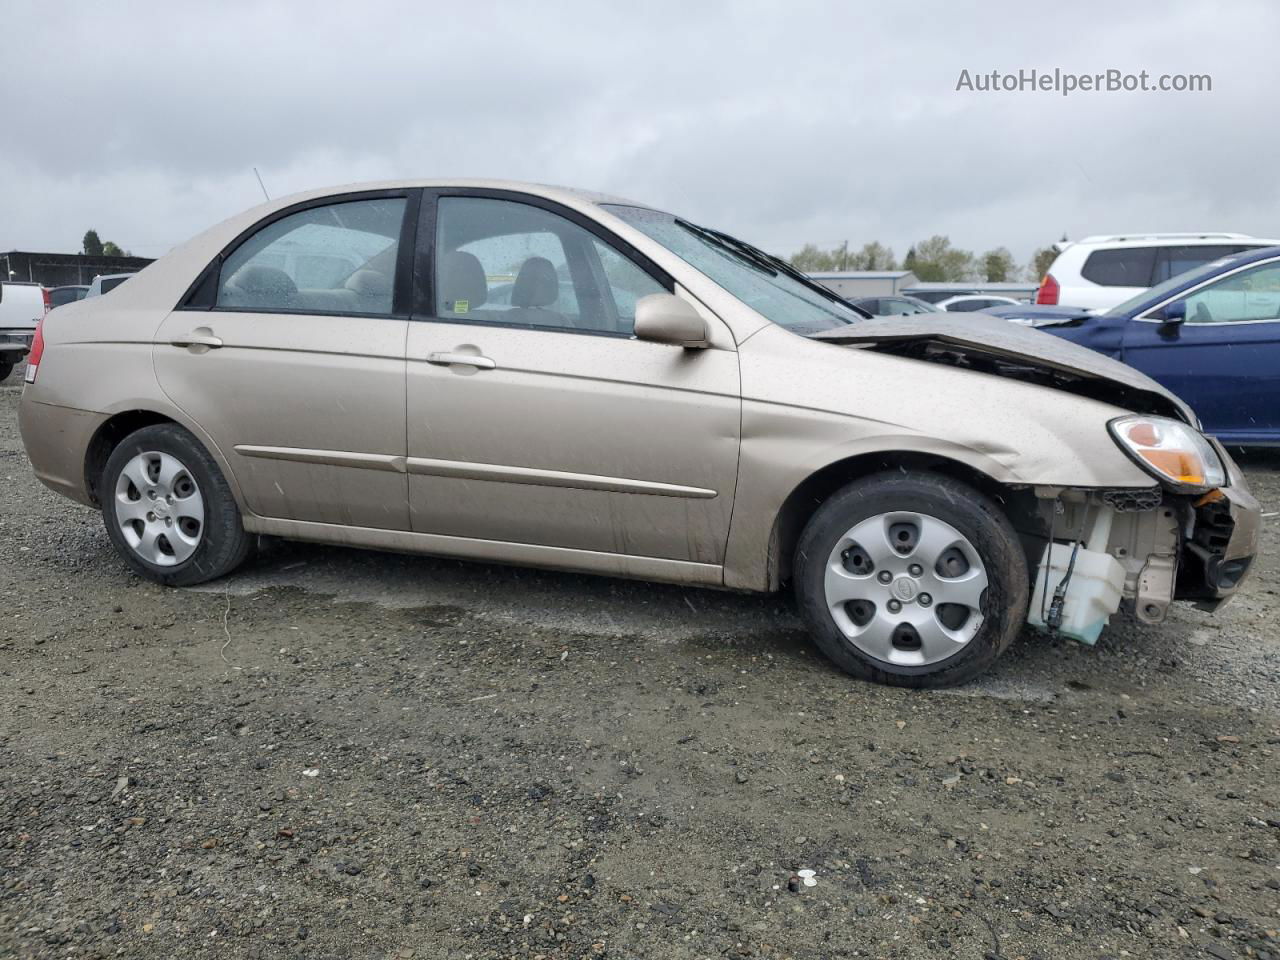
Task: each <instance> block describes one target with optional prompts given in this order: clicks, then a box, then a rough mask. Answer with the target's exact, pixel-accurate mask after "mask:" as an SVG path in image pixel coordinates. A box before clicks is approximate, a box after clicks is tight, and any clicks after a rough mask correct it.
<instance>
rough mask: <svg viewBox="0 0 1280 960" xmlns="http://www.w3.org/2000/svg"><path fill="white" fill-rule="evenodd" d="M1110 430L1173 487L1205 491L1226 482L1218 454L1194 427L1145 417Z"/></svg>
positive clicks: (1125, 420) (1117, 422) (1139, 461)
mask: <svg viewBox="0 0 1280 960" xmlns="http://www.w3.org/2000/svg"><path fill="white" fill-rule="evenodd" d="M1107 426H1108V427H1109V429H1110V430H1111V436H1113V437H1114V438H1115V441H1116V443H1118V444H1119V445H1120V447H1121V449H1123V450H1124V451H1125V453H1127V454H1129V456H1131V457H1132V458H1133V459H1134V460H1135V461H1136V462H1137V464H1138V465H1139V466H1141V467H1142V468H1144V469H1145V470H1146V471H1147V472H1148V473H1150V474H1152V475H1153V476H1155V477H1156V478H1157V479H1159V480H1163V481H1164V482H1165V483H1166V484H1168V485H1170V486H1172V487H1175V488H1177V489H1180V490H1184V491H1188V492H1189V491H1202V490H1211V489H1213V488H1215V487H1221V486H1223V485H1225V484H1226V482H1227V471H1226V469H1225V468H1224V467H1223V466H1222V460H1221V458H1220V457H1219V456H1218V452H1217V451H1216V450H1214V448H1213V444H1211V443H1210V442H1209V441H1208V440H1206V439H1205V438H1204V435H1203V434H1201V433H1200V432H1199V431H1198V430H1196V429H1195V428H1194V427H1190V426H1188V425H1187V424H1185V423H1182V422H1180V421H1178V420H1171V419H1169V418H1168V417H1146V416H1132V417H1120V418H1119V419H1116V420H1112V421H1111V422H1110V423H1109V424H1108V425H1107Z"/></svg>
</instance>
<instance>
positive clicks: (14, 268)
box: [0, 250, 152, 287]
mask: <svg viewBox="0 0 1280 960" xmlns="http://www.w3.org/2000/svg"><path fill="white" fill-rule="evenodd" d="M151 262H152V261H151V258H149V257H90V256H87V255H86V254H83V253H29V252H26V251H22V250H10V251H9V252H8V253H0V277H2V278H3V279H5V280H20V281H25V282H27V283H38V284H40V285H41V286H45V287H61V286H63V285H64V284H69V283H92V282H93V278H94V277H96V276H97V275H98V274H100V273H136V272H137V271H139V270H141V269H142V268H143V267H145V266H146V265H147V264H149V263H151Z"/></svg>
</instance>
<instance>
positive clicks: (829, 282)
mask: <svg viewBox="0 0 1280 960" xmlns="http://www.w3.org/2000/svg"><path fill="white" fill-rule="evenodd" d="M809 276H811V277H813V279H815V280H817V281H818V282H819V283H820V284H822V285H823V286H824V287H826V288H827V289H829V290H834V291H835V292H836V293H838V294H840V296H842V297H846V298H850V297H887V296H891V295H892V294H895V293H901V292H902V291H903V290H904V289H905V288H907V287H912V286H916V285H917V284H919V282H920V281H919V280H917V279H916V275H915V274H914V273H912V272H911V271H910V270H835V271H829V272H828V271H823V272H819V273H811V274H809Z"/></svg>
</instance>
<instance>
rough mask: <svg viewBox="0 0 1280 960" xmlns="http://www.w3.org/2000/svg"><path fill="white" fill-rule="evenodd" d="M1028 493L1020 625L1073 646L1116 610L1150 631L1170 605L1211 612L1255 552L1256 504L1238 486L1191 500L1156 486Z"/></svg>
mask: <svg viewBox="0 0 1280 960" xmlns="http://www.w3.org/2000/svg"><path fill="white" fill-rule="evenodd" d="M1232 466H1233V467H1234V465H1232ZM1032 492H1033V494H1034V496H1035V501H1034V503H1035V531H1034V533H1032V535H1031V536H1030V537H1028V542H1029V543H1030V544H1034V546H1033V547H1032V549H1031V550H1030V551H1029V552H1030V554H1031V556H1032V557H1033V558H1034V568H1033V574H1034V575H1033V578H1032V583H1033V589H1032V593H1031V603H1030V607H1029V609H1028V612H1027V622H1028V623H1029V624H1030V625H1031V626H1033V627H1036V628H1039V629H1041V630H1045V631H1047V632H1050V633H1053V634H1058V635H1062V636H1066V637H1070V638H1071V639H1074V640H1079V641H1080V642H1082V643H1086V644H1093V643H1096V642H1097V639H1098V636H1099V634H1101V632H1102V630H1103V628H1104V627H1105V626H1106V625H1107V623H1108V621H1109V619H1110V617H1111V615H1112V614H1114V613H1116V612H1117V610H1120V609H1122V608H1123V609H1125V610H1127V611H1129V612H1131V613H1132V615H1133V616H1134V617H1136V618H1137V619H1138V620H1139V621H1141V622H1142V623H1149V624H1157V623H1162V622H1163V621H1164V620H1165V618H1166V617H1167V616H1168V612H1169V608H1170V606H1171V605H1172V604H1173V602H1174V601H1175V600H1186V601H1193V602H1195V604H1196V605H1197V606H1199V607H1201V608H1202V609H1207V610H1213V609H1215V608H1217V607H1218V606H1220V605H1222V604H1223V603H1225V602H1226V601H1227V600H1228V599H1230V598H1231V596H1233V595H1234V594H1235V592H1236V590H1237V589H1238V588H1239V586H1240V584H1241V583H1242V582H1243V581H1244V579H1245V577H1246V576H1247V574H1248V572H1249V567H1250V564H1251V562H1252V560H1253V556H1254V554H1255V552H1256V550H1257V519H1256V518H1257V516H1258V511H1257V504H1256V501H1254V499H1253V497H1252V496H1251V495H1250V494H1249V493H1248V491H1247V490H1245V489H1244V488H1243V487H1240V486H1230V485H1228V486H1226V487H1223V488H1216V489H1214V490H1212V491H1210V492H1208V493H1205V494H1200V495H1193V494H1181V493H1173V492H1170V491H1168V490H1166V489H1164V488H1162V487H1161V486H1159V485H1156V486H1152V487H1150V488H1147V489H1111V490H1097V489H1078V488H1063V487H1037V488H1035V489H1034V490H1033V491H1032Z"/></svg>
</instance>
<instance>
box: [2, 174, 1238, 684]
mask: <svg viewBox="0 0 1280 960" xmlns="http://www.w3.org/2000/svg"><path fill="white" fill-rule="evenodd" d="M26 381H27V383H26V387H25V390H24V394H23V398H22V408H21V423H22V433H23V437H24V439H25V442H26V446H27V451H28V454H29V456H30V458H31V462H32V464H33V466H34V468H35V472H36V474H37V475H38V476H39V478H40V479H41V480H42V481H43V482H44V483H45V484H47V485H48V486H49V487H51V488H52V489H53V490H56V491H57V492H59V493H62V494H64V495H66V496H68V497H70V498H72V499H74V500H77V501H79V502H81V503H84V504H86V505H89V506H92V507H94V508H97V509H100V510H101V511H102V514H103V517H104V520H105V524H106V529H107V533H108V534H109V536H110V537H111V539H112V541H113V542H114V544H115V546H116V547H117V549H118V550H119V552H120V555H121V556H122V557H123V558H124V560H125V562H126V563H128V564H129V565H130V566H131V567H132V568H133V569H134V570H136V571H137V572H138V573H139V574H141V575H143V576H146V577H149V578H151V579H153V580H156V581H158V582H160V583H165V584H172V585H175V586H181V585H185V584H193V583H198V582H200V581H203V580H208V579H211V578H214V577H220V576H224V575H226V574H228V573H230V572H231V571H232V570H234V569H235V568H236V567H237V566H238V565H240V564H241V563H243V562H244V561H245V559H246V558H247V557H248V556H249V554H250V553H251V551H252V548H253V546H254V544H255V542H256V540H257V537H258V536H259V535H274V536H280V537H288V538H294V539H299V540H313V541H322V542H327V543H339V544H350V545H353V546H361V547H372V548H380V549H388V550H403V551H412V552H418V553H427V554H439V555H446V556H453V557H462V558H470V559H476V560H484V561H502V562H508V563H518V564H529V565H536V566H543V567H554V568H558V569H562V570H574V571H581V572H585V573H595V574H605V575H611V576H628V577H640V578H645V579H651V580H665V581H672V582H676V583H683V584H690V585H700V586H708V587H727V588H732V589H737V590H753V591H772V590H777V589H779V588H780V587H781V586H783V585H784V584H790V585H791V586H792V587H793V589H794V591H795V593H796V596H797V598H798V603H799V607H800V610H801V611H802V613H803V615H804V616H805V618H806V619H807V621H808V623H809V625H810V627H811V629H812V632H813V636H814V639H815V641H816V642H817V643H818V645H819V646H820V647H821V648H822V650H823V651H824V652H825V653H826V654H827V655H828V656H829V657H831V659H832V660H834V661H835V662H836V663H837V664H839V665H840V666H841V667H843V668H844V669H845V670H848V671H849V672H850V673H853V674H855V675H857V676H860V677H865V678H869V679H874V680H879V681H883V682H889V683H897V684H903V685H911V686H936V685H942V684H948V683H956V682H960V681H963V680H965V679H967V678H969V677H971V676H973V675H974V674H976V673H977V672H979V671H981V670H982V669H984V668H985V667H987V666H988V665H989V664H990V663H991V662H992V661H993V660H994V659H995V658H996V657H997V656H998V655H999V653H1000V652H1001V651H1002V650H1004V648H1005V647H1006V646H1007V645H1008V644H1009V642H1010V641H1011V640H1012V639H1013V637H1014V636H1015V635H1017V633H1018V632H1019V630H1020V628H1021V627H1022V625H1023V624H1024V623H1027V622H1030V623H1031V624H1032V625H1034V626H1036V627H1038V628H1039V629H1041V630H1044V631H1047V632H1050V633H1060V634H1062V635H1065V636H1070V637H1074V638H1076V639H1079V640H1081V641H1084V642H1087V643H1091V642H1093V641H1094V640H1096V638H1097V636H1098V634H1099V632H1100V631H1101V630H1102V629H1103V627H1104V626H1105V624H1106V622H1107V619H1108V617H1109V616H1110V615H1111V614H1112V613H1114V612H1115V611H1116V610H1117V609H1118V608H1119V606H1120V605H1121V604H1124V605H1126V606H1127V607H1129V608H1131V609H1132V610H1133V611H1134V613H1135V614H1136V616H1137V617H1138V618H1139V619H1141V620H1143V621H1146V622H1149V623H1157V622H1160V621H1161V620H1163V619H1164V617H1165V615H1166V612H1167V610H1168V608H1169V606H1170V604H1171V603H1172V602H1173V601H1174V600H1177V599H1186V600H1193V601H1196V602H1198V603H1200V604H1201V605H1203V606H1206V607H1213V606H1215V605H1217V604H1219V603H1221V602H1222V601H1223V600H1224V599H1226V598H1227V597H1229V596H1230V595H1231V594H1232V593H1233V592H1235V590H1236V589H1237V588H1238V587H1239V585H1240V583H1241V582H1242V581H1243V579H1244V577H1245V575H1246V573H1247V571H1248V568H1249V564H1250V561H1251V560H1252V558H1253V554H1254V552H1255V548H1256V547H1255V545H1256V537H1257V524H1258V505H1257V503H1256V502H1255V501H1254V499H1253V498H1252V497H1251V496H1250V495H1249V493H1248V491H1247V490H1246V489H1245V486H1244V482H1243V480H1242V479H1241V477H1240V474H1239V472H1238V471H1237V470H1236V468H1235V466H1234V464H1233V463H1232V462H1231V460H1230V459H1229V457H1228V456H1227V455H1226V453H1225V452H1224V451H1223V450H1222V449H1221V447H1220V446H1219V445H1217V444H1216V443H1215V442H1213V441H1212V440H1209V439H1206V438H1205V437H1204V436H1203V435H1202V434H1201V433H1200V430H1199V427H1198V423H1197V421H1196V419H1195V416H1194V414H1192V412H1191V411H1190V410H1188V409H1187V408H1186V407H1185V406H1184V405H1183V404H1182V403H1181V402H1179V401H1178V400H1177V399H1176V398H1175V397H1173V396H1171V395H1170V394H1169V393H1167V392H1166V391H1164V390H1163V389H1162V388H1161V387H1159V386H1158V385H1157V384H1155V383H1154V382H1152V381H1151V380H1148V379H1147V378H1145V377H1143V376H1142V375H1141V374H1138V373H1136V372H1135V371H1133V370H1131V369H1129V368H1127V367H1125V366H1122V365H1120V364H1118V363H1115V362H1113V361H1110V360H1108V359H1106V358H1104V357H1102V356H1100V355H1098V354H1095V353H1092V352H1091V351H1088V350H1085V349H1083V348H1080V347H1076V346H1074V345H1072V344H1070V343H1067V342H1065V341H1062V340H1059V339H1056V338H1052V337H1048V336H1045V335H1043V334H1040V333H1037V332H1035V331H1033V330H1029V329H1025V328H1019V327H1015V326H1012V325H1009V324H1006V323H1004V322H1002V321H994V320H990V319H988V318H984V317H981V316H977V315H972V314H968V315H963V316H948V315H945V314H927V315H922V316H920V317H914V318H907V317H894V318H870V317H867V316H866V315H865V314H863V313H862V312H860V311H858V310H857V309H855V308H853V307H851V306H849V305H848V304H846V303H845V302H844V301H842V300H841V299H840V298H839V297H837V296H835V295H834V294H832V293H831V292H829V291H828V290H826V289H825V288H823V287H821V286H819V285H817V284H815V283H814V282H813V281H811V280H809V279H808V278H806V277H804V276H803V275H801V274H798V273H797V272H796V271H794V270H793V269H792V268H791V267H789V266H788V265H787V264H786V263H784V262H782V261H779V260H777V259H776V258H774V257H772V256H770V255H768V254H766V253H764V252H762V251H760V250H759V249H757V248H755V247H753V246H751V245H749V244H747V243H744V242H742V241H740V240H737V239H735V238H734V237H731V236H729V235H727V234H724V233H721V232H718V231H715V230H710V229H707V228H705V227H702V226H698V225H696V224H694V223H691V222H689V221H686V220H683V219H681V218H679V217H676V216H673V215H671V214H668V213H664V212H662V211H659V210H655V209H652V208H649V207H645V206H643V205H640V204H636V203H632V202H629V201H626V200H621V199H617V198H611V197H603V196H599V195H594V194H588V193H583V192H578V191H573V190H563V189H556V188H550V187H542V186H530V185H527V184H516V183H500V182H481V181H451V182H435V181H430V182H428V181H419V182H402V183H390V184H377V185H369V186H358V187H356V186H353V187H346V188H341V189H332V190H327V191H318V192H314V193H309V194H304V195H300V196H295V197H290V198H287V199H284V200H279V201H273V202H271V203H268V204H266V205H264V206H261V207H259V208H257V209H254V210H251V211H249V212H247V213H245V214H243V215H241V216H239V217H236V218H233V219H231V220H229V221H227V222H226V223H223V224H220V225H218V226H216V227H213V228H212V229H210V230H208V231H206V232H205V233H203V234H201V235H200V236H198V237H196V238H195V239H194V240H191V241H190V242H188V243H187V244H185V245H184V246H182V247H180V248H178V249H177V250H175V251H174V252H172V253H170V254H169V255H168V256H166V257H164V258H163V259H162V260H160V261H158V262H156V263H155V264H153V265H152V266H150V267H148V268H147V269H145V270H143V271H142V272H141V273H139V274H137V275H136V276H135V277H134V278H132V279H131V280H130V281H129V282H128V283H127V284H124V285H122V286H121V287H119V288H118V289H116V290H113V291H112V292H111V293H109V294H107V295H105V296H102V297H98V298H95V299H93V300H85V301H82V302H80V303H76V304H70V305H68V306H66V307H63V308H60V309H58V310H57V311H54V312H53V313H51V314H50V315H49V316H48V317H47V318H46V320H45V321H44V322H43V325H42V327H41V329H40V331H39V333H38V335H37V337H36V341H35V343H34V344H33V346H32V352H31V356H30V362H29V366H28V367H27V372H26Z"/></svg>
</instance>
